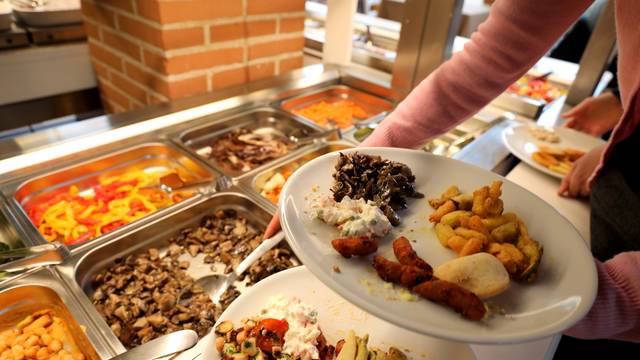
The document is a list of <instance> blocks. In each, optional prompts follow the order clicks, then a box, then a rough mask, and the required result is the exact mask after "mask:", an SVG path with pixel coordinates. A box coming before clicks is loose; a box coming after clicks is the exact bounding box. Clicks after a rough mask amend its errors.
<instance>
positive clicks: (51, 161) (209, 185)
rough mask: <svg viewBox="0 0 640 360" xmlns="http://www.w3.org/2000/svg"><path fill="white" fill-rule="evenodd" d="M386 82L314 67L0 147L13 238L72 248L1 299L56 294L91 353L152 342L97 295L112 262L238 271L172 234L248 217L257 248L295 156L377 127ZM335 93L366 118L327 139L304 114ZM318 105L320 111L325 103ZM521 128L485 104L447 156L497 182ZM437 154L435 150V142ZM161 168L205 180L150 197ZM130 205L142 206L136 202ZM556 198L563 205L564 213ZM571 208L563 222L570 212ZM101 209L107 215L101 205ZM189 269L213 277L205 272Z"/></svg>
mask: <svg viewBox="0 0 640 360" xmlns="http://www.w3.org/2000/svg"><path fill="white" fill-rule="evenodd" d="M389 84H390V78H389V76H388V75H386V74H383V73H380V72H378V71H374V70H371V69H367V68H362V67H350V68H345V67H334V66H326V65H313V66H309V67H305V68H302V69H299V70H296V71H294V72H292V73H290V74H288V75H285V76H281V77H278V78H275V79H270V80H265V81H259V82H255V83H251V84H247V85H243V86H240V87H236V88H231V89H228V90H223V91H219V92H216V93H212V94H209V95H205V96H200V97H196V98H191V99H186V100H182V101H178V102H175V103H171V104H161V105H157V106H153V107H150V108H147V109H143V110H140V111H135V112H131V113H125V114H118V115H111V116H104V117H100V118H96V119H92V120H88V121H87V122H80V123H77V124H71V125H65V126H66V128H57V129H50V130H46V131H43V132H40V133H35V134H30V135H28V136H25V137H20V138H16V139H13V140H9V141H4V142H0V154H1V155H0V157H1V159H0V178H1V179H2V180H0V191H1V193H0V196H1V197H0V200H2V201H1V203H0V210H2V213H3V214H5V215H6V218H7V219H8V220H7V221H8V223H9V224H10V228H11V231H12V232H14V233H17V234H18V236H19V237H20V238H21V239H22V240H23V242H24V246H36V245H42V244H47V243H48V242H49V241H51V240H58V241H61V242H65V243H67V246H68V248H69V250H70V251H69V255H68V257H67V258H66V259H65V261H64V262H63V263H62V264H61V265H58V266H54V267H50V268H45V269H40V270H36V271H30V272H27V273H23V274H21V275H19V276H18V277H16V278H13V279H9V280H4V281H3V282H2V281H1V280H0V299H1V298H2V297H3V294H6V293H9V292H11V291H13V290H14V289H15V288H18V287H20V286H37V287H38V288H39V289H43V291H48V292H51V294H52V298H54V299H55V298H56V296H57V297H58V298H62V299H63V302H64V305H66V308H65V309H66V310H64V311H67V312H68V313H70V314H71V317H73V318H75V321H77V322H78V323H79V324H80V325H81V326H85V328H86V331H85V333H86V337H87V339H84V338H83V339H79V340H77V341H78V342H83V341H88V342H89V343H90V344H91V345H92V346H91V347H89V348H90V349H93V350H94V351H95V353H96V354H97V356H99V357H100V358H109V357H112V356H114V355H116V354H119V353H122V352H124V351H125V350H126V349H127V348H131V347H132V346H135V345H136V344H137V343H138V342H140V341H144V340H148V339H149V338H150V337H153V336H155V334H152V333H143V334H138V336H139V338H135V337H134V338H131V337H126V336H124V335H123V333H124V331H125V330H124V329H121V328H120V325H116V324H118V322H117V319H116V320H114V319H115V318H117V317H118V316H120V315H121V314H120V315H118V314H117V310H116V312H115V313H114V312H113V311H112V310H113V309H111V310H108V309H109V307H108V301H109V299H107V297H106V296H105V295H104V294H102V293H101V292H100V291H102V290H101V289H102V288H101V287H100V286H101V285H100V281H99V280H100V279H104V277H105V276H106V275H105V274H108V273H109V271H112V268H110V266H111V265H112V264H113V261H114V260H115V259H117V258H128V257H130V256H133V255H132V254H136V253H140V252H148V254H149V256H150V258H145V259H146V260H145V261H148V260H149V259H151V260H153V256H154V255H153V254H157V252H158V251H169V252H171V251H176V254H175V255H176V259H181V258H179V256H182V255H183V254H181V253H179V251H181V250H176V247H174V246H175V245H176V244H177V245H179V246H184V249H188V251H189V252H190V253H192V252H193V253H192V254H191V255H192V256H193V255H194V254H197V255H198V256H200V254H201V255H202V257H203V258H204V262H205V263H209V260H211V262H213V261H214V260H212V259H218V260H219V261H222V263H223V264H222V265H221V266H223V268H224V267H228V266H231V264H232V263H233V264H235V262H236V261H238V259H234V258H233V257H232V256H231V257H230V255H229V254H230V253H231V252H229V254H226V253H223V254H219V253H215V251H214V249H207V248H206V247H204V248H202V247H199V246H200V243H186V244H184V245H183V244H182V241H183V240H184V239H185V236H183V235H184V231H181V229H185V228H189V229H195V230H193V231H194V233H198V232H199V231H200V228H198V226H200V227H202V226H205V225H203V224H209V223H215V224H217V222H218V221H222V222H223V224H222V225H220V226H222V227H223V228H224V222H225V221H231V222H235V223H236V224H237V223H238V222H240V223H242V224H245V223H246V224H247V225H246V226H245V225H243V228H244V231H243V232H241V234H239V236H240V237H241V239H239V240H237V241H238V244H244V245H243V246H253V245H250V244H252V242H251V239H252V238H251V236H255V234H257V233H261V229H263V228H264V227H265V226H266V224H267V222H268V220H269V219H270V217H271V216H272V215H273V214H274V212H275V210H276V207H275V205H274V203H275V202H277V196H278V191H279V190H278V186H280V188H281V186H282V183H283V182H284V181H285V180H286V178H287V177H288V175H290V174H291V172H293V171H295V169H297V168H298V167H299V166H300V165H302V164H303V163H304V162H306V161H308V160H310V159H312V158H314V157H316V156H319V155H321V154H323V153H326V152H328V151H334V150H339V149H344V148H349V147H354V146H357V144H358V139H357V138H355V137H354V133H356V132H357V131H359V130H361V129H363V128H371V129H373V128H375V126H376V124H377V123H378V122H379V121H382V120H383V118H384V117H385V115H386V114H388V113H389V112H390V111H391V109H392V108H393V107H394V106H395V105H396V103H395V102H394V101H393V100H392V93H391V91H390V90H389V88H390V86H389ZM332 99H333V100H332ZM335 99H341V100H339V101H345V102H347V104H348V108H349V109H350V111H354V114H358V113H359V112H362V113H363V114H362V115H354V116H355V117H357V118H359V119H360V121H358V122H356V123H353V124H352V123H349V122H344V123H342V122H339V123H334V122H336V120H335V119H336V117H335V116H338V115H333V116H334V117H332V118H331V119H330V120H328V121H329V123H330V124H329V125H339V127H341V131H340V132H335V131H334V132H329V133H327V132H324V131H325V130H326V128H325V127H323V125H327V123H326V121H327V120H326V119H324V120H323V119H322V118H318V117H316V113H314V112H312V111H311V110H310V107H311V106H312V105H313V104H315V103H318V102H322V101H324V100H326V101H328V102H331V101H334V100H335ZM560 107H561V106H560ZM316 110H318V109H316ZM318 111H320V113H322V111H328V110H327V109H326V108H325V107H323V108H321V109H319V110H318ZM558 111H559V110H558ZM548 116H550V117H551V116H552V115H548ZM556 116H557V113H556ZM541 119H545V117H544V116H543V117H542V118H541ZM471 120H473V121H471ZM520 120H523V118H522V117H519V116H516V115H514V114H511V113H508V112H505V111H504V110H501V109H499V108H495V107H488V108H486V109H484V110H483V111H482V112H481V113H479V114H478V115H476V116H475V117H474V118H473V119H470V121H471V122H467V124H469V123H473V124H474V126H473V127H469V128H467V129H466V130H465V129H464V128H463V129H460V130H459V131H460V133H457V134H456V139H460V138H463V139H464V141H458V142H457V145H460V148H461V150H459V151H456V152H455V153H453V154H447V155H450V156H453V157H454V158H457V159H459V160H462V161H466V162H469V163H472V164H476V165H477V166H480V167H482V168H484V169H488V170H494V171H496V172H499V173H501V174H503V175H505V174H507V173H509V171H511V169H512V168H513V166H514V165H515V164H516V162H515V161H514V159H513V157H510V155H509V152H508V151H507V150H506V149H505V148H504V146H503V145H502V141H501V137H500V134H501V132H502V129H504V127H505V126H508V125H509V124H511V123H513V122H517V121H520ZM323 121H324V122H323ZM478 124H480V125H482V126H480V125H478ZM478 126H480V127H478ZM266 133H268V135H265V134H266ZM70 134H72V135H73V136H71V135H70ZM318 134H320V135H322V136H320V135H318ZM469 134H471V136H469ZM311 135H317V136H319V137H320V138H319V139H315V140H313V141H311V142H302V143H299V144H294V145H291V144H289V143H286V141H285V143H286V144H284V145H283V144H281V143H278V141H277V139H278V138H279V137H284V138H288V139H291V138H296V139H302V138H305V137H307V136H311ZM453 141H454V142H455V140H453ZM238 142H245V143H248V144H253V143H257V144H259V145H260V146H265V145H264V143H265V142H266V143H267V145H266V146H268V147H269V148H273V149H274V150H273V151H274V152H273V153H272V154H271V155H270V156H271V157H269V158H266V159H265V158H262V157H259V156H251V157H243V156H244V155H246V154H244V155H242V156H241V155H240V153H239V152H234V150H233V149H234V148H235V146H236V145H237V144H238ZM432 148H434V149H442V148H438V146H437V145H435V147H432ZM434 152H436V153H437V151H434ZM520 166H523V165H520ZM520 166H519V167H518V168H516V171H514V173H513V174H512V175H510V176H513V177H514V181H516V182H519V181H532V182H531V183H530V184H532V185H531V186H528V185H526V184H525V185H526V186H527V187H528V188H529V189H530V190H532V191H533V192H536V190H535V189H534V187H537V186H541V187H542V186H547V187H552V186H553V184H551V182H549V181H546V180H548V179H540V181H539V182H536V181H534V180H532V179H533V177H532V176H531V177H530V176H529V175H524V176H523V175H522V174H521V172H522V171H526V169H521V168H520ZM167 174H177V175H179V177H180V178H182V179H184V180H185V181H187V180H197V181H200V182H201V183H202V184H203V185H202V187H201V188H200V189H199V191H197V192H196V193H189V194H183V195H179V194H177V193H174V194H170V195H171V196H170V197H169V198H162V199H160V200H159V199H158V198H157V197H154V196H156V195H158V194H156V193H153V194H147V193H145V192H144V191H140V189H143V190H144V189H146V190H154V189H149V187H153V185H152V184H153V183H154V182H157V181H158V178H159V177H161V176H166V175H167ZM518 174H520V175H518ZM540 176H542V175H540ZM518 179H520V180H518ZM543 183H544V185H543ZM545 191H546V190H545ZM114 192H115V193H118V194H126V195H122V196H125V198H126V199H128V200H129V202H128V206H129V208H127V209H126V210H128V212H126V214H124V215H123V214H121V213H118V214H120V215H121V216H122V218H118V221H114V218H109V220H105V215H104V212H106V213H107V214H108V215H109V216H111V215H113V216H116V215H118V214H116V212H117V211H116V210H114V208H117V207H119V206H122V205H121V203H120V202H118V204H119V205H116V202H117V201H118V200H121V199H119V198H117V196H116V197H115V198H114V196H112V195H113V193H114ZM145 194H146V195H145ZM174 195H175V196H174ZM549 196H550V195H549ZM134 198H135V199H138V200H136V204H139V205H135V208H134V205H132V204H133V203H134V201H133V199H134ZM543 198H546V197H545V196H543ZM548 201H549V200H548ZM61 203H63V205H67V204H69V203H72V204H75V205H73V206H76V207H79V208H80V209H81V210H78V213H82V215H78V214H75V215H74V214H68V215H67V216H68V218H67V220H69V222H70V223H73V224H75V225H74V226H72V227H65V226H68V224H66V223H63V224H58V225H56V226H51V224H50V223H49V224H47V223H45V222H44V220H43V219H46V216H47V214H48V212H49V211H52V210H51V208H53V207H55V206H58V207H60V208H61V209H59V210H60V211H62V212H64V211H67V212H69V211H76V210H77V209H76V210H74V208H73V206H71V210H70V208H69V207H67V208H64V206H63V205H60V204H61ZM551 203H552V204H554V205H556V206H558V207H559V208H560V207H562V206H564V205H565V204H564V203H560V202H558V203H556V202H555V201H551ZM112 205H113V206H112ZM566 205H567V208H566V209H568V211H569V212H570V213H571V214H572V212H573V211H574V209H573V207H574V204H573V203H571V204H570V203H569V202H567V203H566ZM101 207H102V208H104V209H105V210H104V212H100V211H98V210H97V209H98V208H101ZM560 211H561V212H563V210H560ZM579 211H582V210H579ZM563 213H564V212H563ZM564 214H565V216H567V217H568V218H570V219H571V220H572V221H575V222H574V223H578V222H580V221H583V220H584V219H583V218H582V217H583V213H582V212H580V213H579V214H578V215H577V216H576V217H575V218H574V217H572V216H571V215H570V214H568V213H564ZM72 220H73V221H72ZM206 226H209V225H206ZM212 226H213V225H212ZM216 226H218V225H216ZM189 231H191V230H189ZM252 231H255V232H252ZM3 232H4V230H3ZM245 235H246V236H245ZM243 236H245V237H243ZM14 237H15V236H14ZM234 241H235V240H234ZM193 245H197V246H196V247H192V246H193ZM238 246H240V245H238ZM167 249H168V250H167ZM172 249H173V250H172ZM278 249H279V250H278V251H279V252H278V253H277V254H278V255H277V256H278V258H277V259H274V260H273V261H274V262H275V263H277V264H278V267H276V268H272V269H270V270H268V269H267V268H268V267H267V266H265V267H264V268H265V269H267V270H264V271H263V272H262V273H259V275H256V277H249V276H247V278H245V279H244V281H245V283H244V284H243V286H251V284H253V283H255V282H257V281H259V280H260V279H262V278H264V277H266V276H269V275H271V274H272V273H274V272H277V271H279V270H282V269H285V268H288V267H292V266H296V265H299V264H300V263H299V261H298V259H297V258H296V257H295V255H294V254H293V253H292V252H291V250H290V249H288V246H287V244H286V242H283V243H282V244H281V245H280V246H279V248H278ZM185 251H186V250H185ZM238 251H239V250H238ZM238 251H236V253H237V252H238ZM274 256H276V255H274ZM216 257H217V258H216ZM220 259H222V260H220ZM216 266H217V265H216ZM203 269H204V270H203ZM191 270H192V267H190V268H189V271H191ZM196 270H198V271H205V272H211V270H210V269H209V266H206V267H200V268H197V269H194V271H196ZM192 275H193V276H194V277H196V275H194V274H192ZM100 276H102V278H101V277H100ZM169 276H171V275H169ZM105 282H106V281H105ZM239 289H240V290H238V291H236V292H235V293H231V294H227V297H226V298H225V301H224V302H222V303H220V304H213V305H211V304H201V303H195V305H194V306H207V307H209V306H213V307H214V308H215V310H211V311H216V312H217V311H221V310H224V308H225V306H228V305H229V303H230V302H231V301H233V299H235V297H237V296H238V295H239V294H240V293H241V292H242V291H243V290H242V288H239ZM194 301H195V300H194ZM217 314H218V315H219V313H217ZM178 315H179V314H178ZM176 316H177V315H176ZM556 340H557V339H542V340H539V341H537V342H534V343H530V344H524V345H508V346H504V347H503V346H478V347H477V348H474V350H475V352H476V355H477V357H478V358H479V359H489V358H496V357H503V356H504V357H505V358H506V357H512V356H513V357H515V356H518V357H522V356H519V355H522V354H523V351H524V352H525V353H526V354H535V357H531V358H543V357H545V358H550V355H549V354H553V352H554V349H555V346H556ZM496 354H502V355H500V356H497V355H496ZM543 354H546V355H543ZM87 356H88V357H91V354H88V355H87ZM532 356H533V355H532Z"/></svg>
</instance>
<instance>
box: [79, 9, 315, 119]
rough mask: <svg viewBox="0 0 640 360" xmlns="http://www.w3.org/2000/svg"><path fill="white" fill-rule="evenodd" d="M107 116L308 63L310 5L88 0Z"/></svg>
mask: <svg viewBox="0 0 640 360" xmlns="http://www.w3.org/2000/svg"><path fill="white" fill-rule="evenodd" d="M82 12H83V14H84V19H85V26H86V30H87V34H88V38H89V40H88V41H89V48H90V52H91V59H92V63H93V66H94V69H95V72H96V75H97V77H98V84H99V87H100V93H101V96H102V99H103V103H104V105H105V109H107V111H108V112H120V111H125V110H130V109H135V108H139V107H142V106H144V105H146V104H152V103H157V102H162V101H170V100H175V99H178V98H181V97H185V96H189V95H196V94H201V93H205V92H208V91H212V90H217V89H221V88H224V87H227V86H232V85H238V84H242V83H245V82H249V81H254V80H259V79H264V78H268V77H271V76H275V75H279V74H283V73H285V72H287V71H290V70H292V69H295V68H298V67H301V66H302V49H303V46H304V34H303V29H304V16H305V13H304V0H82Z"/></svg>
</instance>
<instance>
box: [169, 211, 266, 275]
mask: <svg viewBox="0 0 640 360" xmlns="http://www.w3.org/2000/svg"><path fill="white" fill-rule="evenodd" d="M169 242H170V243H172V245H173V246H176V247H178V250H177V251H180V250H179V249H181V248H184V249H185V250H186V251H187V252H188V253H189V254H190V255H191V256H196V255H198V254H199V253H203V254H204V255H205V257H204V262H205V263H207V264H213V263H223V264H225V266H226V267H225V273H230V272H231V271H232V270H233V268H235V267H236V266H238V264H240V262H241V261H242V259H244V258H245V257H246V256H247V255H249V253H250V252H251V251H252V250H253V249H255V248H256V247H257V246H258V245H260V243H261V242H262V233H261V232H258V231H257V230H256V229H255V228H254V227H253V226H252V225H251V224H250V223H249V222H248V220H247V219H246V218H244V217H242V216H239V215H238V212H237V211H235V210H233V209H225V210H218V211H216V212H215V214H214V215H213V216H207V217H205V218H203V219H202V221H201V222H200V226H199V227H193V228H187V229H184V230H182V231H181V232H180V234H178V235H177V236H175V237H173V238H171V239H169ZM169 251H172V247H169Z"/></svg>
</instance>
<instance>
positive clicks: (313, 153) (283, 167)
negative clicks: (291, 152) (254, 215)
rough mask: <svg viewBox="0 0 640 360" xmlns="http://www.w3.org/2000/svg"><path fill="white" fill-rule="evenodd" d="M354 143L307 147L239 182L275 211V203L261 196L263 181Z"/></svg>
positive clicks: (332, 143)
mask: <svg viewBox="0 0 640 360" xmlns="http://www.w3.org/2000/svg"><path fill="white" fill-rule="evenodd" d="M353 147H354V145H353V144H351V143H349V142H347V141H334V142H330V143H325V144H318V145H317V146H316V147H314V148H312V149H309V150H308V151H307V152H305V153H303V154H300V155H299V156H297V157H295V158H291V159H287V160H284V161H282V162H279V163H277V164H274V165H273V166H272V167H271V168H269V169H265V170H263V171H261V172H260V173H258V174H256V175H255V176H250V177H246V178H242V180H241V184H242V185H243V186H244V188H245V189H246V190H247V192H250V193H251V194H252V195H253V196H255V197H258V198H260V199H261V200H262V201H264V202H266V204H267V205H266V206H269V207H272V208H273V209H274V211H275V207H276V206H277V204H275V203H272V202H271V201H270V200H269V199H267V198H266V197H264V196H262V194H261V191H262V188H263V187H264V185H265V183H266V182H267V181H268V180H269V179H270V178H271V177H272V176H273V175H274V174H276V173H279V172H280V173H282V172H285V171H291V172H293V171H295V170H296V169H298V168H299V167H300V166H302V165H303V164H305V163H306V162H308V161H310V160H313V159H315V158H317V157H318V156H321V155H324V154H327V153H330V152H333V151H339V150H344V149H349V148H353Z"/></svg>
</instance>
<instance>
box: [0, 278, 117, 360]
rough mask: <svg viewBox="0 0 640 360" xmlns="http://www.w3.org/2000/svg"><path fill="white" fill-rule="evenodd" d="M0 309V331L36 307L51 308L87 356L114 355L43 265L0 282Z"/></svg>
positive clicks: (90, 357)
mask: <svg viewBox="0 0 640 360" xmlns="http://www.w3.org/2000/svg"><path fill="white" fill-rule="evenodd" d="M0 309H1V310H0V331H2V330H5V329H8V328H11V327H12V326H14V325H15V324H16V323H17V322H19V321H20V320H22V319H23V318H24V317H26V316H27V315H29V314H31V313H33V312H35V311H37V310H42V309H52V310H53V311H54V312H55V314H56V315H57V316H60V317H61V318H63V319H64V321H65V322H66V324H67V325H68V328H69V329H68V330H69V332H70V334H71V335H72V336H73V339H74V341H75V342H76V344H77V345H78V347H79V348H80V349H82V351H83V353H84V354H85V356H86V358H87V359H101V358H102V359H108V358H111V357H113V356H114V355H115V354H116V353H115V350H114V349H113V348H112V347H111V346H110V345H109V344H108V342H107V340H106V339H105V338H104V337H103V336H102V335H101V333H100V331H99V330H98V329H97V327H96V326H95V324H94V322H93V321H92V319H91V318H90V317H88V316H87V314H86V313H85V312H84V311H83V310H82V307H81V306H80V304H79V303H78V302H77V301H76V299H75V298H74V297H73V296H72V295H71V293H70V292H69V291H68V289H66V288H65V287H64V285H63V283H62V279H61V278H60V277H59V275H58V274H57V273H56V272H55V271H53V270H51V269H48V268H43V269H40V270H37V271H32V272H29V273H24V274H22V275H20V276H18V277H16V278H13V279H12V280H11V281H10V282H8V281H6V282H0Z"/></svg>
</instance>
